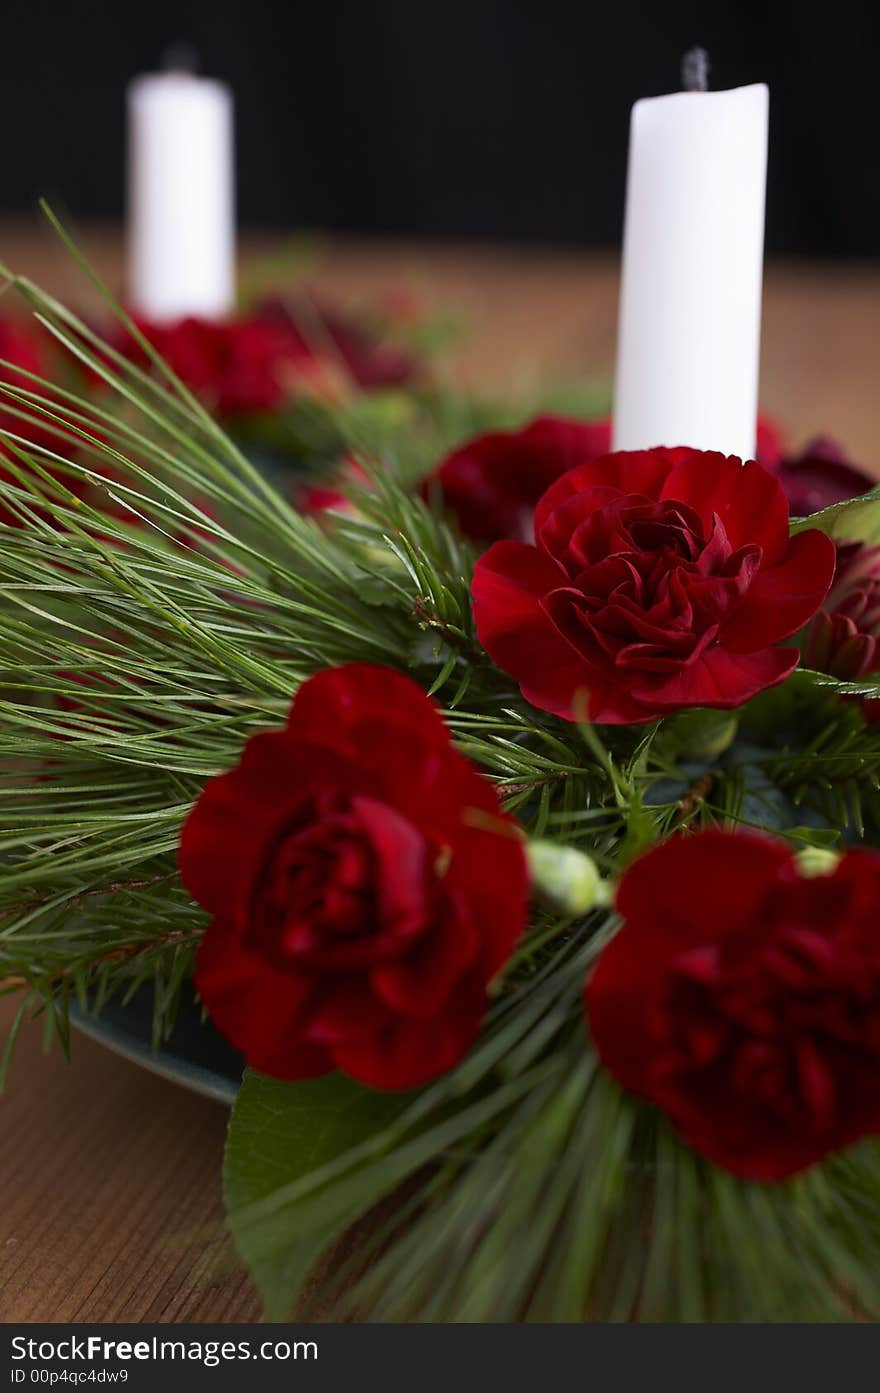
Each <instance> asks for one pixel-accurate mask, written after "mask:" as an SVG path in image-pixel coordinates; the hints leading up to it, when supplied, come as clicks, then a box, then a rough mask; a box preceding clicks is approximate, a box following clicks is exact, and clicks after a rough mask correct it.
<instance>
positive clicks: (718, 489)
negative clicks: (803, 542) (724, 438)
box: [662, 450, 788, 565]
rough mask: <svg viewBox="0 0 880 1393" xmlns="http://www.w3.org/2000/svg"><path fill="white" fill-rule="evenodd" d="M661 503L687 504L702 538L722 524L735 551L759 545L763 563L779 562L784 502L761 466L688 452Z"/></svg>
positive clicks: (784, 537) (673, 473) (775, 482)
mask: <svg viewBox="0 0 880 1393" xmlns="http://www.w3.org/2000/svg"><path fill="white" fill-rule="evenodd" d="M662 496H663V497H664V498H674V499H677V500H678V501H679V502H680V503H688V504H690V506H691V507H692V508H694V509H695V510H696V511H697V512H698V513H699V514H700V517H701V518H702V521H703V527H704V530H705V535H706V536H707V537H708V536H709V535H710V534H711V530H712V526H713V521H714V519H715V518H716V517H718V518H720V519H721V522H722V523H723V525H724V529H725V531H726V533H727V536H728V538H729V540H730V545H731V546H732V547H733V549H734V551H737V550H738V549H739V548H740V547H742V546H747V545H750V544H751V545H757V546H760V547H761V548H762V550H763V553H764V564H765V565H772V564H775V563H776V562H778V561H781V560H782V558H783V556H784V555H785V551H786V547H787V545H788V501H787V499H786V497H785V492H784V490H783V488H782V485H781V484H780V482H779V480H778V479H777V478H776V477H775V476H774V475H772V474H770V473H768V471H767V470H766V469H764V468H763V466H762V465H760V464H756V463H755V461H754V460H749V461H747V462H746V463H745V464H743V463H742V462H741V461H740V460H739V459H737V458H736V456H735V455H727V456H725V455H722V454H718V453H717V452H716V451H712V450H690V451H687V452H686V454H685V455H684V456H683V458H681V459H680V460H679V462H678V464H677V465H676V467H675V468H674V469H673V470H671V471H670V473H669V475H668V477H667V479H666V482H665V483H664V485H663V495H662Z"/></svg>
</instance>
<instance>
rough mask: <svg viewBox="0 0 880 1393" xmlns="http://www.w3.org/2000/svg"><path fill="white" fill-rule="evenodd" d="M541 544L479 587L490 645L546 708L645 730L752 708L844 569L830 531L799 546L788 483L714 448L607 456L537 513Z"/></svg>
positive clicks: (493, 571)
mask: <svg viewBox="0 0 880 1393" xmlns="http://www.w3.org/2000/svg"><path fill="white" fill-rule="evenodd" d="M535 534H536V545H535V546H528V545H526V544H525V543H523V542H496V543H495V544H494V546H492V547H490V548H489V550H488V551H487V552H486V553H485V555H484V556H482V557H481V558H480V560H479V561H478V562H477V566H476V571H475V573H474V581H473V598H474V614H475V618H476V625H477V633H478V635H479V638H480V641H481V642H482V644H483V645H484V647H485V648H486V650H487V652H488V653H489V655H490V656H491V657H492V658H493V659H494V660H495V662H496V663H498V665H499V666H500V667H502V668H503V669H504V670H505V672H509V673H510V674H511V675H512V676H513V677H514V678H515V679H516V680H517V682H518V683H519V685H520V688H521V690H522V694H523V696H524V697H525V698H526V700H527V701H530V702H531V703H532V705H533V706H538V707H541V708H542V709H543V710H545V711H553V712H555V713H556V714H557V715H560V716H564V717H565V718H566V719H568V720H575V719H579V718H582V717H583V716H584V715H586V716H588V717H589V718H590V719H591V720H593V721H598V722H608V723H612V724H636V723H638V722H641V721H649V720H653V719H654V718H656V717H658V716H663V715H666V714H668V713H669V712H672V711H678V710H681V709H682V708H683V707H689V706H715V707H724V708H729V707H734V706H740V705H742V703H743V702H745V701H747V700H748V699H749V698H750V697H752V696H754V695H755V694H756V693H757V692H760V691H763V690H764V689H765V688H766V687H772V686H774V685H775V684H776V683H778V682H781V681H782V680H783V679H784V678H785V677H787V676H788V674H789V673H790V672H791V670H792V668H794V667H795V665H796V663H797V659H798V654H797V650H795V649H791V648H778V647H776V646H775V645H776V644H778V643H779V642H780V640H782V639H785V638H788V637H789V635H791V634H793V633H796V632H797V630H798V629H800V628H801V627H802V626H803V625H804V624H805V623H806V622H807V620H808V619H810V618H811V617H812V615H813V614H815V612H816V610H817V609H818V607H819V605H820V604H821V602H822V599H823V596H824V595H825V593H826V591H827V589H828V586H829V584H830V581H831V576H832V573H833V569H834V546H833V543H832V542H831V541H830V540H829V539H828V538H827V537H825V536H824V535H823V534H822V533H820V532H815V531H808V532H801V533H800V534H799V535H798V536H796V537H793V538H791V539H789V535H788V507H787V504H786V501H785V495H784V494H783V492H782V488H781V487H780V485H779V483H778V481H777V480H776V479H774V478H773V477H772V475H770V474H768V473H767V471H766V470H765V469H762V467H761V466H760V465H759V464H755V463H754V462H750V463H748V464H745V465H743V464H741V463H740V461H739V460H738V459H735V458H733V457H732V456H730V457H725V456H724V455H720V454H715V453H713V452H709V451H701V450H691V449H687V448H685V447H680V448H678V449H656V450H642V451H637V452H628V451H624V452H620V453H618V454H613V455H604V456H603V457H602V458H600V459H597V460H594V461H593V462H592V463H590V464H585V465H581V466H579V467H578V468H577V469H573V470H570V471H569V472H568V473H566V474H563V475H562V477H561V478H559V479H558V480H557V481H556V483H555V484H552V485H551V487H550V488H549V489H548V490H547V492H546V493H545V495H544V497H543V498H542V499H541V501H540V503H539V504H538V507H537V509H536V511H535Z"/></svg>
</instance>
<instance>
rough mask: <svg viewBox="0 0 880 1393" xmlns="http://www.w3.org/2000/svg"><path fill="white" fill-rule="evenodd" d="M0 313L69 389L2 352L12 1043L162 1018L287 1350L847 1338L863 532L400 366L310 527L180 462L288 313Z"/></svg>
mask: <svg viewBox="0 0 880 1393" xmlns="http://www.w3.org/2000/svg"><path fill="white" fill-rule="evenodd" d="M5 274H6V275H7V277H8V288H10V289H13V290H14V291H17V292H18V293H19V295H21V296H22V297H23V298H24V300H25V302H26V303H27V305H28V306H29V308H30V309H31V310H32V311H33V313H34V314H35V316H36V320H37V322H38V324H39V326H40V333H41V334H42V335H43V336H44V338H45V339H46V341H51V342H52V344H53V345H54V349H55V351H57V352H58V353H59V354H64V355H65V356H66V358H67V360H68V361H69V364H70V370H69V372H68V373H67V375H65V374H64V373H54V374H53V375H52V377H51V379H50V378H48V377H46V376H45V375H44V373H43V371H42V365H41V360H40V358H39V357H38V356H37V355H36V353H35V352H34V350H33V349H32V348H29V346H28V345H29V340H28V339H27V338H26V337H24V331H23V330H18V329H11V328H9V327H7V328H5V329H4V330H2V331H0V332H2V334H3V339H2V343H3V353H2V360H3V361H2V382H0V401H2V416H0V440H2V460H0V576H2V580H0V674H2V694H0V711H2V720H0V774H2V777H0V792H2V797H0V980H2V981H3V983H4V985H3V990H4V991H7V992H13V991H14V992H18V993H19V994H20V996H21V1003H20V1009H19V1012H18V1016H17V1023H18V1024H20V1023H21V1022H22V1021H23V1020H24V1019H26V1018H28V1017H29V1016H30V1015H32V1014H41V1015H42V1017H43V1019H44V1020H45V1023H46V1030H47V1034H48V1036H49V1037H52V1036H57V1037H58V1038H59V1039H60V1041H61V1042H62V1044H63V1045H64V1046H65V1048H66V1047H67V1045H68V1008H69V1006H70V1004H71V1003H72V1002H74V1001H76V1002H78V1003H79V1005H80V1008H81V1009H86V1010H89V1011H91V1012H94V1013H100V1012H101V1010H102V1008H103V1006H104V1005H105V1004H106V1002H108V1001H109V1000H110V999H111V998H113V997H120V996H122V997H127V996H128V995H130V994H131V993H133V992H134V991H135V990H137V989H138V988H140V987H142V986H143V985H144V984H146V983H149V984H150V986H151V989H152V993H153V1000H154V1041H155V1045H156V1047H157V1048H161V1045H162V1042H163V1040H164V1039H166V1038H167V1036H168V1033H169V1031H170V1030H171V1027H172V1025H173V1022H174V1019H175V1015H176V1012H177V1010H178V1007H179V1004H180V1002H181V999H182V997H183V996H184V995H185V993H186V992H187V990H188V989H189V984H190V982H191V980H193V981H194V984H195V990H196V991H197V993H198V997H199V998H200V1001H201V1003H202V1005H203V1008H204V1011H205V1013H206V1015H207V1017H208V1018H209V1020H210V1022H212V1023H213V1026H214V1027H216V1028H217V1029H218V1030H219V1031H220V1032H222V1034H223V1035H224V1036H226V1037H227V1038H228V1040H229V1041H231V1042H232V1043H233V1044H234V1045H235V1046H236V1047H237V1049H238V1050H240V1051H241V1053H242V1055H243V1056H244V1059H245V1060H246V1063H247V1069H246V1072H245V1074H244V1079H243V1083H242V1086H241V1090H240V1092H239V1095H238V1098H237V1101H236V1103H235V1106H234V1109H233V1113H232V1120H231V1126H230V1133H229V1142H228V1148H227V1155H226V1163H225V1192H226V1200H227V1206H228V1211H229V1223H230V1226H231V1230H232V1233H233V1235H234V1238H235V1241H236V1243H237V1246H238V1248H239V1251H240V1253H241V1254H242V1256H243V1258H244V1259H245V1260H246V1262H247V1263H248V1264H249V1266H250V1268H251V1270H252V1272H253V1274H254V1276H255V1278H256V1281H257V1282H258V1284H259V1286H260V1289H261V1291H262V1293H263V1296H264V1299H265V1305H266V1309H267V1311H268V1313H269V1314H270V1316H273V1317H275V1318H283V1317H285V1316H286V1315H288V1314H289V1313H290V1311H291V1310H292V1309H296V1310H297V1311H298V1312H299V1314H300V1315H301V1316H305V1317H308V1316H313V1317H314V1316H321V1317H325V1316H327V1314H328V1313H329V1315H330V1316H331V1317H332V1318H335V1319H355V1320H365V1319H366V1320H395V1321H399V1320H456V1321H480V1320H483V1321H514V1320H538V1321H542V1320H543V1321H583V1320H590V1321H607V1320H645V1321H656V1320H681V1321H693V1320H713V1321H717V1320H744V1319H751V1320H762V1321H763V1320H809V1319H820V1320H829V1319H830V1320H863V1319H866V1318H867V1319H872V1318H874V1317H875V1316H876V1315H877V1312H878V1310H880V1144H878V1140H877V1138H878V1136H880V850H878V849H876V848H877V847H878V846H880V780H878V774H880V720H878V715H880V490H877V489H875V490H873V491H871V490H870V480H869V479H868V478H867V476H865V475H864V474H862V473H861V471H859V470H858V469H856V468H855V466H853V465H852V464H850V463H849V462H848V461H847V460H846V459H845V458H844V457H843V456H842V454H841V452H839V451H838V450H837V448H836V447H834V446H833V445H831V444H830V443H829V442H827V441H822V442H817V443H816V444H815V445H814V446H812V447H810V448H809V449H808V450H807V451H805V452H804V453H803V454H801V455H798V456H791V455H788V456H787V455H786V453H785V451H784V449H783V447H782V445H781V442H780V440H779V438H778V435H777V434H776V433H774V431H773V429H772V428H771V427H770V426H769V424H766V423H765V425H764V426H763V428H762V431H761V445H760V447H759V451H758V453H759V454H760V455H761V460H760V461H745V462H741V461H740V460H739V459H736V458H733V457H725V456H723V455H721V454H716V453H712V452H706V451H698V450H693V449H689V448H684V447H681V448H675V449H666V448H662V449H661V448H658V449H651V450H643V451H637V452H617V453H613V452H611V450H610V439H609V434H608V426H607V423H605V422H603V421H592V422H589V421H588V422H584V421H581V420H576V419H572V418H562V417H558V416H547V415H544V416H539V417H538V418H537V419H534V420H531V421H527V422H526V424H523V423H522V420H521V419H520V421H519V423H516V422H515V421H512V419H511V416H512V415H515V413H510V412H506V413H501V415H500V416H499V418H498V419H497V421H495V422H493V420H492V419H491V412H490V411H489V410H488V409H484V408H479V407H474V406H473V404H472V403H469V402H466V401H463V400H461V399H460V398H458V397H456V395H455V394H454V393H450V392H440V391H433V392H432V391H430V390H422V389H421V388H420V387H418V386H413V387H409V386H408V385H407V384H408V383H409V374H408V373H407V374H404V375H403V377H400V376H395V381H394V386H395V389H396V399H397V405H396V407H395V410H394V411H393V412H388V411H382V412H370V411H364V410H362V409H360V403H359V402H355V404H354V405H353V404H352V400H351V399H345V400H333V399H332V398H326V397H325V398H324V400H323V401H322V403H321V412H322V421H323V423H324V425H325V426H326V427H329V429H327V430H326V431H325V432H324V434H323V435H322V437H321V441H320V444H319V446H317V447H315V448H312V449H311V450H310V448H309V447H308V446H307V445H302V444H301V445H300V458H301V460H303V461H305V464H306V466H307V469H308V471H309V478H310V480H311V483H310V487H313V488H315V489H317V490H318V498H317V500H316V499H315V497H314V496H312V497H310V498H309V499H304V498H303V497H302V496H299V495H296V494H291V491H290V489H288V488H285V489H279V488H278V486H277V479H275V478H271V477H267V473H266V471H265V470H264V469H261V468H260V467H258V462H257V461H256V460H255V458H254V456H253V455H252V454H250V453H248V450H247V446H246V444H244V440H245V436H244V434H243V433H241V434H240V433H239V432H237V431H235V432H233V433H231V434H230V433H227V431H226V430H225V429H224V427H223V425H222V424H221V423H220V422H219V420H218V415H219V416H226V417H227V418H228V417H229V416H230V415H231V416H235V415H236V414H237V410H238V407H239V406H241V405H242V404H244V405H245V406H246V407H247V411H246V412H242V416H244V415H247V414H248V413H251V408H257V410H256V413H255V414H256V415H257V416H260V415H262V417H263V422H264V424H265V422H266V421H267V420H268V419H269V417H270V416H272V414H273V413H274V412H275V410H276V407H277V403H278V398H276V397H275V396H270V397H267V396H266V395H265V392H264V391H263V392H262V395H261V390H262V389H261V386H260V384H261V382H262V384H263V387H264V386H265V383H266V382H267V381H274V380H275V379H274V372H275V366H273V367H272V370H271V371H270V372H268V373H267V372H266V363H267V353H268V354H269V357H271V356H272V354H275V353H276V352H277V345H278V343H279V342H281V341H282V340H283V342H284V345H285V346H284V349H283V352H281V354H280V359H279V358H277V357H276V358H274V359H273V363H274V364H275V365H276V366H277V363H278V361H281V360H283V361H284V362H286V363H288V364H290V363H293V362H294V361H298V362H299V367H300V369H301V370H302V369H303V367H304V366H305V368H306V369H307V372H306V375H307V376H308V374H309V373H313V372H314V371H316V366H315V362H314V361H313V359H312V357H311V356H310V352H309V349H308V346H307V345H305V344H301V345H300V347H299V349H297V350H296V351H295V350H294V338H295V335H294V334H292V332H291V326H290V324H288V325H286V326H285V325H284V324H283V323H281V322H280V320H281V318H282V316H280V315H279V314H278V313H277V312H274V311H273V314H274V317H273V314H269V315H268V316H264V317H263V318H261V319H260V320H259V324H257V323H256V322H248V323H247V324H246V325H245V324H240V325H238V326H237V328H236V330H235V332H233V331H232V330H231V329H230V328H229V327H228V326H227V327H226V328H224V329H222V330H221V329H214V330H212V331H210V332H209V331H208V329H207V328H206V327H205V326H200V325H198V324H196V323H191V324H189V325H187V326H184V327H178V329H177V330H175V331H173V332H170V331H169V332H167V333H165V334H163V335H162V336H158V337H157V336H156V335H154V334H152V333H151V332H149V331H148V330H147V327H146V326H144V325H139V324H138V323H137V322H135V321H134V320H132V319H130V318H128V317H127V316H125V315H124V314H123V313H122V311H119V315H120V318H119V323H120V326H121V327H120V330H119V332H118V333H116V332H113V333H110V334H109V335H107V336H105V337H104V338H102V337H100V336H99V335H98V334H97V333H96V332H95V330H94V329H93V328H92V327H91V326H90V325H89V324H88V323H86V322H84V321H83V320H82V319H80V318H78V317H77V316H76V315H75V314H73V313H72V312H71V311H70V310H69V309H67V308H66V307H65V306H63V305H61V304H59V303H58V302H57V301H56V300H54V299H53V298H52V297H50V296H49V295H47V294H46V293H44V292H43V291H42V290H40V289H39V288H38V287H36V286H35V285H33V284H32V283H30V282H28V281H26V280H23V279H21V278H18V277H16V276H14V275H13V274H12V273H11V272H8V273H5ZM325 328H326V325H325ZM267 344H269V345H270V349H271V352H270V350H267ZM272 345H274V347H273V346H272ZM376 351H377V352H379V353H380V355H381V354H383V353H385V352H386V350H384V349H382V347H381V346H379V348H377V349H376ZM387 351H388V352H390V350H387ZM297 352H298V353H299V359H298V360H297ZM399 366H400V365H399V364H398V369H399ZM398 369H395V373H396V372H397V371H398ZM301 375H302V372H301ZM362 385H369V383H364V384H362ZM206 403H207V406H209V407H210V408H212V409H211V410H209V409H207V407H206ZM212 412H216V413H218V414H217V415H215V414H212ZM251 414H253V413H251ZM476 425H479V427H480V428H479V429H475V426H476ZM492 427H495V428H492ZM328 441H332V442H333V444H332V448H330V447H328ZM866 490H868V491H866ZM326 505H330V506H329V507H328V506H326ZM205 1028H206V1029H210V1028H212V1027H211V1026H210V1025H207V1024H206V1027H205ZM14 1035H15V1030H13V1038H14ZM12 1043H13V1040H10V1042H9V1044H8V1047H7V1051H6V1063H7V1064H8V1062H9V1055H10V1054H11V1048H12Z"/></svg>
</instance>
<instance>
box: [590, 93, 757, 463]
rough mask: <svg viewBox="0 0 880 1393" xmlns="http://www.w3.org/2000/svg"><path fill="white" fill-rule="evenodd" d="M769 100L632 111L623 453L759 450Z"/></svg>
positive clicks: (621, 353)
mask: <svg viewBox="0 0 880 1393" xmlns="http://www.w3.org/2000/svg"><path fill="white" fill-rule="evenodd" d="M767 109H768V91H767V88H766V87H765V86H764V85H763V84H759V85H757V86H754V87H738V88H736V89H734V90H733V91H730V92H703V91H689V92H676V93H674V94H673V95H671V96H667V97H653V98H646V99H644V100H642V101H638V102H636V104H635V106H634V107H633V109H632V119H631V122H630V144H629V172H628V178H627V191H626V219H625V226H624V242H623V280H622V286H621V300H620V323H619V333H618V357H617V377H616V383H615V405H614V448H615V449H617V450H639V449H646V448H649V447H650V446H652V445H692V446H695V447H696V448H698V449H709V450H722V451H723V452H724V453H725V454H734V455H739V456H740V458H742V459H747V458H751V457H752V456H753V455H754V452H755V434H756V427H757V416H758V356H759V349H760V333H761V274H762V258H763V246H764V196H765V187H766V177H767Z"/></svg>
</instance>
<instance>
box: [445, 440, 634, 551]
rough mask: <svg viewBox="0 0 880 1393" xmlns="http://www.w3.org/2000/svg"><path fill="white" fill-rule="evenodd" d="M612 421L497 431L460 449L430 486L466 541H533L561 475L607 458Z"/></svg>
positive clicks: (449, 458)
mask: <svg viewBox="0 0 880 1393" xmlns="http://www.w3.org/2000/svg"><path fill="white" fill-rule="evenodd" d="M610 447H611V422H610V421H571V420H567V419H565V418H564V417H561V416H539V417H538V419H537V420H535V421H532V423H531V425H528V426H525V427H524V428H523V429H522V430H513V431H493V432H492V433H491V434H489V435H478V436H477V437H476V438H475V439H474V440H469V441H467V443H466V444H464V445H461V446H459V448H458V449H457V450H454V451H453V452H452V454H451V455H447V457H446V459H445V460H444V461H443V463H442V464H441V465H440V466H439V468H438V469H437V471H436V473H435V474H433V475H432V476H431V477H430V478H429V479H428V480H426V482H425V485H424V487H423V493H424V494H425V495H426V496H430V494H431V493H432V492H433V491H434V490H435V489H436V490H437V491H438V492H439V495H440V498H441V499H442V502H443V504H444V506H445V507H446V508H448V509H449V511H450V512H451V513H453V514H454V515H455V518H456V520H457V522H458V525H459V527H460V528H461V530H462V532H463V533H464V534H465V536H466V537H473V538H475V539H476V540H477V541H481V542H494V541H498V540H500V539H501V538H505V537H513V538H516V539H518V540H521V541H522V540H527V541H531V539H532V517H533V515H534V511H535V504H536V503H537V502H538V499H539V498H540V497H541V495H542V494H543V493H544V492H545V491H546V490H547V489H548V488H549V487H550V485H551V484H552V483H553V482H554V480H556V479H558V478H559V476H560V474H564V473H565V472H566V471H567V470H569V469H572V468H574V466H575V465H578V464H584V463H585V462H586V461H587V460H591V459H595V458H596V456H597V455H604V454H606V453H607V451H608V450H609V449H610Z"/></svg>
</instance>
